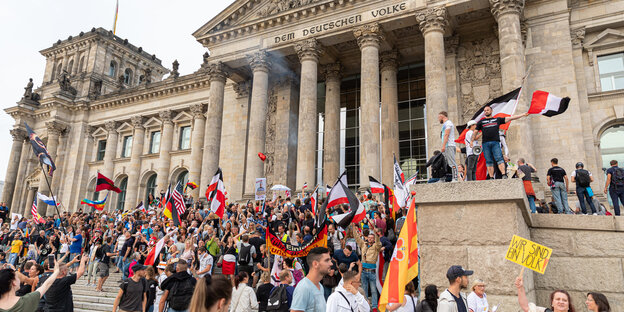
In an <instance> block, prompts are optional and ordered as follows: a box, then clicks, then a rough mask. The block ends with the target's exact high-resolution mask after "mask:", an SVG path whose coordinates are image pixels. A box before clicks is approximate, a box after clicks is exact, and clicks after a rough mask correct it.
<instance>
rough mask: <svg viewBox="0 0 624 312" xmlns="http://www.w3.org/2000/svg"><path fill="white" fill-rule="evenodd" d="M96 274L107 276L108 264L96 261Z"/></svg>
mask: <svg viewBox="0 0 624 312" xmlns="http://www.w3.org/2000/svg"><path fill="white" fill-rule="evenodd" d="M97 271H98V273H97V276H99V277H107V276H108V274H109V273H108V264H104V263H102V262H98V264H97Z"/></svg>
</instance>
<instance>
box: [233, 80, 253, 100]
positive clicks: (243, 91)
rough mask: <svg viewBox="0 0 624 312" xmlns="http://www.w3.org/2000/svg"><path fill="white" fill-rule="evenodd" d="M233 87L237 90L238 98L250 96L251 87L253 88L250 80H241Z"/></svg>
mask: <svg viewBox="0 0 624 312" xmlns="http://www.w3.org/2000/svg"><path fill="white" fill-rule="evenodd" d="M232 88H233V89H234V92H236V98H237V99H240V98H244V97H248V96H249V89H251V83H250V81H249V80H245V81H241V82H239V83H235V84H234V85H233V86H232Z"/></svg>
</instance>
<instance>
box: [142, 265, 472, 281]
mask: <svg viewBox="0 0 624 312" xmlns="http://www.w3.org/2000/svg"><path fill="white" fill-rule="evenodd" d="M132 270H134V268H133V269H132ZM472 273H474V272H473V271H470V270H464V268H462V267H461V265H452V266H451V267H450V268H449V269H448V271H447V272H446V277H447V278H448V279H449V280H454V279H456V278H458V277H462V276H470V275H472Z"/></svg>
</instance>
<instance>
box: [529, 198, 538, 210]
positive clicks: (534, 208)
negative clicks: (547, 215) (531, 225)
mask: <svg viewBox="0 0 624 312" xmlns="http://www.w3.org/2000/svg"><path fill="white" fill-rule="evenodd" d="M527 199H528V200H529V207H531V213H536V212H537V208H536V207H535V196H533V195H527Z"/></svg>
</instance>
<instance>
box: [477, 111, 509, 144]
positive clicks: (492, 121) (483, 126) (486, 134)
mask: <svg viewBox="0 0 624 312" xmlns="http://www.w3.org/2000/svg"><path fill="white" fill-rule="evenodd" d="M504 124H505V118H504V117H499V118H483V119H481V120H479V122H477V130H480V131H481V133H482V134H483V138H482V139H481V140H482V142H483V143H485V142H500V136H499V135H498V129H499V126H500V125H504Z"/></svg>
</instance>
